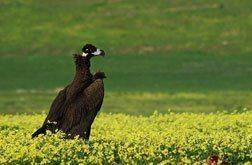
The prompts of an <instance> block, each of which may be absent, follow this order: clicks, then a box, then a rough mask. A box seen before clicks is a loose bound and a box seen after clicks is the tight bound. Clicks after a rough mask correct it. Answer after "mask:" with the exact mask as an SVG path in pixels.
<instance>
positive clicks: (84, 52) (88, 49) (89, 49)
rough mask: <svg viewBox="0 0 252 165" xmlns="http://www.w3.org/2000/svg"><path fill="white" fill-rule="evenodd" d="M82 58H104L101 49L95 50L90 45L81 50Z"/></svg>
mask: <svg viewBox="0 0 252 165" xmlns="http://www.w3.org/2000/svg"><path fill="white" fill-rule="evenodd" d="M82 56H84V57H89V58H91V57H94V56H105V52H104V51H103V50H101V49H98V48H96V47H95V46H94V45H92V44H86V45H84V46H83V48H82Z"/></svg>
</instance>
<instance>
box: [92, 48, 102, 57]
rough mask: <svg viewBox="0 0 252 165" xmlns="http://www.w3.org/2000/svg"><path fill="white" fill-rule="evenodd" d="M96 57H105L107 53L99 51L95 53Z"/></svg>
mask: <svg viewBox="0 0 252 165" xmlns="http://www.w3.org/2000/svg"><path fill="white" fill-rule="evenodd" d="M92 55H94V56H103V57H104V56H105V52H104V51H103V50H101V49H97V50H96V51H95V52H93V53H92Z"/></svg>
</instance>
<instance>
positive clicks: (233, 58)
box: [0, 0, 252, 115]
mask: <svg viewBox="0 0 252 165" xmlns="http://www.w3.org/2000/svg"><path fill="white" fill-rule="evenodd" d="M0 6H1V7H0V14H1V16H2V17H1V18H0V22H1V28H0V43H1V46H0V75H1V79H0V113H16V112H20V113H21V112H40V111H43V110H44V111H47V110H48V108H49V106H50V103H51V101H52V99H53V98H54V97H55V95H56V89H58V88H61V87H64V86H65V85H66V84H68V83H69V82H70V81H71V80H72V78H73V72H74V66H73V62H72V59H71V54H72V53H74V52H78V51H79V50H80V48H81V46H82V45H83V44H84V43H86V42H91V43H94V44H95V45H98V46H100V47H101V48H103V49H105V51H106V52H107V57H106V58H96V59H94V60H93V62H92V63H93V66H92V70H93V71H95V70H97V69H101V70H102V71H105V73H106V74H107V77H108V78H107V79H106V80H105V86H106V97H105V102H104V106H103V109H102V111H104V112H123V113H130V114H146V115H149V114H152V113H153V111H154V110H158V111H160V112H167V110H168V109H172V110H174V111H176V112H185V111H190V112H215V111H218V110H219V111H222V110H225V109H237V108H238V109H239V108H242V107H249V108H251V107H252V102H251V101H250V98H251V95H252V83H251V82H252V78H251V77H252V63H251V61H252V56H251V53H252V48H251V46H250V45H252V39H251V37H252V32H251V30H250V29H252V21H251V20H252V19H251V18H252V14H251V9H252V3H251V1H249V0H247V1H242V2H238V1H235V0H232V1H228V2H227V1H220V0H218V1H217V0H214V1H206V0H205V1H198V2H196V1H193V2H191V1H176V2H175V1H173V2H167V1H162V0H161V1H158V2H157V1H151V0H147V1H137V2H135V1H124V2H119V1H116V0H111V1H108V2H105V1H102V0H95V1H92V2H89V1H86V2H83V1H78V0H74V1H66V0H63V1H53V2H51V1H48V0H45V1H43V4H41V3H39V2H36V1H33V0H30V1H24V0H13V1H7V0H2V1H0Z"/></svg>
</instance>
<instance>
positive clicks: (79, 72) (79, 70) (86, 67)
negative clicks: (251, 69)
mask: <svg viewBox="0 0 252 165" xmlns="http://www.w3.org/2000/svg"><path fill="white" fill-rule="evenodd" d="M90 75H91V72H90V58H83V60H82V61H81V62H79V63H76V74H75V78H78V79H82V80H85V79H86V78H87V76H90Z"/></svg>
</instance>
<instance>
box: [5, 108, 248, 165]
mask: <svg viewBox="0 0 252 165" xmlns="http://www.w3.org/2000/svg"><path fill="white" fill-rule="evenodd" d="M44 117H45V115H44V114H42V115H24V114H23V115H0V151H1V154H0V164H38V163H39V164H79V163H82V164H89V163H91V164H150V163H153V164H157V163H160V164H177V163H180V164H192V163H194V164H204V163H207V162H209V161H210V159H211V158H215V159H214V160H217V161H218V163H219V164H220V163H223V164H225V163H226V164H227V163H229V164H251V160H252V150H251V148H252V143H251V142H252V123H251V121H252V113H251V112H249V111H246V110H245V111H244V112H243V113H237V112H236V113H232V114H225V113H218V114H208V115H207V114H193V113H190V114H189V113H181V114H176V113H166V114H159V113H154V114H153V115H151V116H149V117H143V116H138V117H137V116H132V115H125V114H105V113H102V114H101V115H99V117H98V118H97V120H96V122H95V123H94V125H93V129H92V136H91V139H90V141H89V142H87V141H83V140H81V139H80V140H78V139H74V140H64V139H62V138H63V137H64V135H63V134H62V133H58V134H56V135H55V134H54V135H52V134H50V133H49V132H48V134H47V135H46V136H40V137H38V138H36V139H31V134H32V132H33V131H35V128H36V127H37V125H39V124H41V123H42V122H43V118H44ZM185 120H186V122H185Z"/></svg>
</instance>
